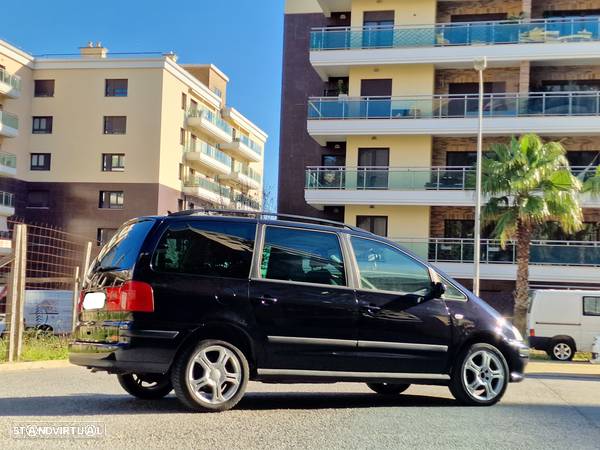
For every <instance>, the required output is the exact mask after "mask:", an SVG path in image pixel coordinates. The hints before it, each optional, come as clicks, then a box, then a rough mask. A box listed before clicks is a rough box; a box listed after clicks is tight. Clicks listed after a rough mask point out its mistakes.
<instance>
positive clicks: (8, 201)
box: [0, 191, 15, 208]
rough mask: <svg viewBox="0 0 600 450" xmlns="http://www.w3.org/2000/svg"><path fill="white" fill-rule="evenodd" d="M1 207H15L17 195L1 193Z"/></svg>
mask: <svg viewBox="0 0 600 450" xmlns="http://www.w3.org/2000/svg"><path fill="white" fill-rule="evenodd" d="M0 206H4V207H7V208H14V207H15V194H12V193H10V192H3V191H0Z"/></svg>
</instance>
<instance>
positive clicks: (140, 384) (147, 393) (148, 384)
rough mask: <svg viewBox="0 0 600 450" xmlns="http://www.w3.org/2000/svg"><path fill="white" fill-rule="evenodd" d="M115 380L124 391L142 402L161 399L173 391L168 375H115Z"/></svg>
mask: <svg viewBox="0 0 600 450" xmlns="http://www.w3.org/2000/svg"><path fill="white" fill-rule="evenodd" d="M117 379H118V380H119V384H120V385H121V387H122V388H123V389H125V391H127V392H128V393H129V394H131V395H133V396H134V397H137V398H141V399H144V400H156V399H159V398H163V397H165V396H166V395H168V394H169V392H171V391H172V390H173V385H172V384H171V380H170V378H169V376H168V375H161V374H137V373H128V374H121V375H117Z"/></svg>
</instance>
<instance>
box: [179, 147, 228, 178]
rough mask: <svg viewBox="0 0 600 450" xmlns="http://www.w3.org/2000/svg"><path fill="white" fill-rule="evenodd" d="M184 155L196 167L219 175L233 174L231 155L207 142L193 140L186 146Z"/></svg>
mask: <svg viewBox="0 0 600 450" xmlns="http://www.w3.org/2000/svg"><path fill="white" fill-rule="evenodd" d="M184 155H185V161H186V162H187V163H188V164H189V165H191V166H193V167H195V168H198V169H200V170H206V171H209V172H210V173H216V174H219V175H229V174H231V164H232V159H231V157H230V156H229V155H227V154H226V153H224V152H222V151H221V150H219V149H218V148H216V147H213V146H212V145H209V144H207V143H206V142H203V141H196V142H195V143H194V142H191V143H190V144H188V145H187V146H185V147H184Z"/></svg>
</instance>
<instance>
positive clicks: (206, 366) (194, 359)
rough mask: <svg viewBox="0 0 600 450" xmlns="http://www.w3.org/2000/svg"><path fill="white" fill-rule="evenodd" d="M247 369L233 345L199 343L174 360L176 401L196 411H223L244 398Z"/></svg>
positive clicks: (212, 342)
mask: <svg viewBox="0 0 600 450" xmlns="http://www.w3.org/2000/svg"><path fill="white" fill-rule="evenodd" d="M249 373H250V369H249V367H248V361H247V359H246V357H245V356H244V354H243V353H242V352H241V351H240V350H239V349H238V348H237V347H235V346H234V345H232V344H230V343H228V342H224V341H216V340H206V341H201V342H200V343H199V344H198V345H197V346H193V347H190V348H189V349H187V350H186V351H185V352H183V353H182V354H181V356H180V357H179V358H178V359H177V361H176V362H175V364H174V366H173V370H172V371H171V380H172V382H173V386H174V387H175V394H176V395H177V398H178V399H179V400H180V401H181V402H182V403H183V404H184V405H185V406H187V407H188V408H190V409H192V410H195V411H226V410H228V409H231V408H233V407H234V406H235V405H236V404H237V403H238V402H239V401H240V400H241V398H242V397H243V396H244V393H245V391H246V385H247V384H248V377H249Z"/></svg>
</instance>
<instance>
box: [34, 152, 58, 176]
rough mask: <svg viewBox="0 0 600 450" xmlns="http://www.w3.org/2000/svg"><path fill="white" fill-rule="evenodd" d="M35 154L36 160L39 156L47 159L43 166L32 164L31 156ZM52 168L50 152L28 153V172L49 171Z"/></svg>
mask: <svg viewBox="0 0 600 450" xmlns="http://www.w3.org/2000/svg"><path fill="white" fill-rule="evenodd" d="M34 156H37V157H38V161H39V157H40V156H44V160H46V159H48V164H47V165H43V166H34V165H33V157H34ZM51 170H52V153H29V171H30V172H50V171H51Z"/></svg>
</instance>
